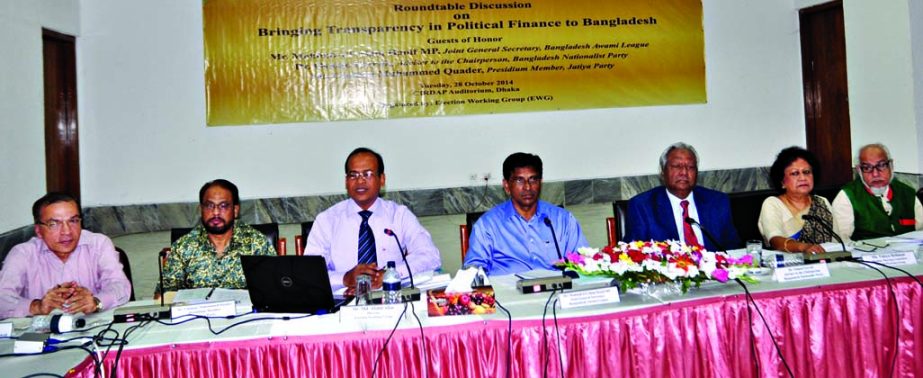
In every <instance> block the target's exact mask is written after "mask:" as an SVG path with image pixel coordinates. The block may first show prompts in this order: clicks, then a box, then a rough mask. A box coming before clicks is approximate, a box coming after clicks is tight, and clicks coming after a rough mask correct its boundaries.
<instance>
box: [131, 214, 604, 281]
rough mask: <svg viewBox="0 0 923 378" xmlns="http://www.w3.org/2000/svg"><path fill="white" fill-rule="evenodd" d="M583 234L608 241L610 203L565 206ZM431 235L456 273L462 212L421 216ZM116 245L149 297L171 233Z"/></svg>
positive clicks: (593, 241) (286, 231)
mask: <svg viewBox="0 0 923 378" xmlns="http://www.w3.org/2000/svg"><path fill="white" fill-rule="evenodd" d="M568 210H570V211H571V212H572V213H573V214H574V216H575V217H577V220H579V221H580V225H581V226H582V227H583V232H584V234H585V235H586V238H587V240H588V241H589V242H590V245H592V246H597V247H601V246H604V245H605V244H606V242H607V239H606V217H611V216H612V205H611V204H608V203H604V204H590V205H576V206H571V207H568ZM420 223H422V224H423V227H425V228H426V229H427V230H429V232H430V233H431V234H432V236H433V241H434V242H435V243H436V246H437V247H438V248H439V251H440V252H441V254H442V269H443V270H444V271H446V272H455V271H456V270H458V268H459V267H460V266H461V242H460V240H459V238H458V226H459V225H461V224H464V223H465V215H464V214H457V215H442V216H431V217H422V218H420ZM299 227H300V226H299V225H298V224H285V225H280V227H279V232H280V233H281V234H282V236H283V237H285V238H287V239H288V246H287V253H288V254H294V250H295V245H294V243H295V235H297V234H298V233H300V232H301V230H300V228H299ZM113 241H114V242H115V245H117V246H119V247H121V248H122V249H124V250H125V252H126V253H127V254H128V257H129V260H130V261H131V271H132V276H133V277H132V280H133V281H134V285H135V296H136V297H137V298H138V299H141V298H150V297H151V295H152V293H153V292H154V287H155V285H156V284H157V275H158V273H157V265H156V263H157V252H158V251H160V250H161V249H163V248H164V247H167V246H169V244H170V232H169V231H162V232H150V233H143V234H132V235H123V236H118V237H115V238H113Z"/></svg>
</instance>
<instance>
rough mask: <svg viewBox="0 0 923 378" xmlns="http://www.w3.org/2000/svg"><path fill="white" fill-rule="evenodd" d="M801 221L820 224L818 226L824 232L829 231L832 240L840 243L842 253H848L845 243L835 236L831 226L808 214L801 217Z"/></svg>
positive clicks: (821, 219) (822, 219)
mask: <svg viewBox="0 0 923 378" xmlns="http://www.w3.org/2000/svg"><path fill="white" fill-rule="evenodd" d="M801 219H804V220H805V221H809V222H810V221H813V222H817V223H818V224H820V226H821V227H823V228H824V230H826V231H829V232H830V234H832V235H833V238H834V239H836V241H838V242H840V246H842V247H843V252H848V251H846V243H843V239H841V238H840V235H837V233H836V231H834V230H833V226H832V225H831V224H829V223H827V221H826V220H824V218H821V217H815V216H813V215H810V214H805V215H802V216H801Z"/></svg>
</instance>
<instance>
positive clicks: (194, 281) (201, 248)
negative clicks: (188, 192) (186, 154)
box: [163, 179, 276, 291]
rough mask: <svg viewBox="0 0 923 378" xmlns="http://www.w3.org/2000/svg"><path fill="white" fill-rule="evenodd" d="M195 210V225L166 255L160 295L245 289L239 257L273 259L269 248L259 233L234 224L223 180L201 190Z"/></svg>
mask: <svg viewBox="0 0 923 378" xmlns="http://www.w3.org/2000/svg"><path fill="white" fill-rule="evenodd" d="M199 210H200V211H201V215H202V218H201V222H200V223H199V225H198V226H196V227H195V228H193V229H192V231H189V233H188V234H186V235H183V237H181V238H179V239H177V240H176V242H174V243H173V246H172V247H171V251H170V253H169V254H168V255H167V263H166V265H164V267H163V285H164V289H165V290H166V291H172V290H180V289H195V288H207V287H210V288H216V287H218V288H226V289H246V288H247V281H246V279H245V278H244V272H243V268H241V265H240V256H244V255H263V256H274V255H276V249H275V247H273V246H272V245H271V243H269V241H268V240H266V236H265V235H263V233H261V232H259V231H258V230H256V229H255V228H253V227H250V226H249V225H247V224H244V223H243V222H241V221H238V220H237V217H238V215H240V194H239V192H238V190H237V185H234V184H233V183H232V182H230V181H228V180H224V179H218V180H214V181H210V182H207V183H205V185H202V189H200V190H199Z"/></svg>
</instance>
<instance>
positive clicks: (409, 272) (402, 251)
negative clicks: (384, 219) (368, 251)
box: [385, 228, 415, 287]
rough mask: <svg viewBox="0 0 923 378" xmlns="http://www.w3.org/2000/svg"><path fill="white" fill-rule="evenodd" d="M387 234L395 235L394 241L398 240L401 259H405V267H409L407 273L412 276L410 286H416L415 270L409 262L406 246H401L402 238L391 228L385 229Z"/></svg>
mask: <svg viewBox="0 0 923 378" xmlns="http://www.w3.org/2000/svg"><path fill="white" fill-rule="evenodd" d="M385 235H388V236H390V237H393V238H394V241H396V242H397V249H398V251H400V252H401V260H404V267H405V268H407V275H408V276H409V277H410V287H415V286H414V284H413V271H411V270H410V264H408V263H407V255H406V254H405V253H404V247H403V246H401V239H400V238H398V237H397V234H395V233H394V230H392V229H390V228H386V229H385Z"/></svg>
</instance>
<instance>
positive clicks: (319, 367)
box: [71, 279, 923, 378]
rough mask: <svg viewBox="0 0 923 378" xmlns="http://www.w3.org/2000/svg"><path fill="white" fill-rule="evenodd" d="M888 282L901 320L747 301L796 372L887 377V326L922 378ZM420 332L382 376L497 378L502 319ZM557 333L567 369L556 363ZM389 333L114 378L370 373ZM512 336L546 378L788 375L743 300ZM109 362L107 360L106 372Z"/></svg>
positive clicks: (840, 298) (910, 297) (180, 350)
mask: <svg viewBox="0 0 923 378" xmlns="http://www.w3.org/2000/svg"><path fill="white" fill-rule="evenodd" d="M893 282H895V285H894V289H895V294H896V296H897V302H898V305H899V308H900V313H899V314H900V315H899V316H896V313H895V312H894V302H893V301H892V299H891V296H890V294H889V291H888V287H887V285H886V284H885V282H884V281H883V280H879V281H869V282H861V283H850V284H840V285H828V286H821V287H811V288H806V289H797V290H785V291H775V292H770V293H762V294H755V297H756V300H757V304H758V306H759V308H760V310H762V312H763V315H764V316H765V317H766V320H767V321H768V322H769V327H770V329H771V330H772V333H773V335H774V336H775V338H776V340H777V342H778V344H779V346H780V348H781V350H782V354H783V356H784V358H785V360H786V361H787V362H788V365H789V366H790V368H791V370H792V372H793V373H794V375H795V376H796V377H887V376H889V375H890V372H891V363H892V356H893V355H894V353H895V349H894V345H895V340H894V335H895V330H897V332H898V337H899V347H898V351H899V354H898V357H897V362H896V365H895V368H896V371H895V372H894V376H896V377H912V376H923V332H921V330H923V311H921V309H923V303H921V288H920V286H919V285H918V284H917V283H916V282H913V281H910V280H909V279H897V280H893ZM898 318H899V322H898ZM751 329H752V332H753V334H754V337H755V340H756V341H755V343H756V344H755V353H754V349H751V336H750V335H751V333H750V332H751ZM419 332H420V331H419V329H408V330H401V331H398V332H397V333H396V334H395V335H394V338H393V339H392V341H391V343H390V344H389V345H388V349H387V351H386V352H385V353H384V355H383V357H382V361H381V363H380V366H379V368H378V373H377V375H378V376H381V377H424V376H425V377H505V374H506V371H507V366H508V365H507V358H506V354H507V322H506V321H505V320H504V321H490V322H487V323H486V324H485V323H484V322H478V323H472V324H469V325H464V326H456V327H429V328H425V329H424V333H425V337H426V344H427V350H426V352H425V356H424V349H423V343H422V342H421V338H420V333H419ZM543 332H544V333H545V334H546V336H547V342H548V347H547V349H545V350H543V348H542V345H543V342H542V333H543ZM558 334H560V349H561V350H562V354H563V358H562V359H563V362H560V361H561V359H558V358H557V356H558V355H559V354H558V352H559V349H558V343H557V340H558ZM387 335H388V332H387V331H375V332H367V333H347V334H337V335H328V336H320V337H313V336H312V337H288V338H258V339H252V340H247V341H235V342H212V343H208V342H204V343H194V344H181V345H166V346H159V347H152V348H143V349H137V350H127V351H125V352H123V353H122V357H121V360H120V361H119V366H118V375H119V376H123V377H368V376H370V375H371V373H372V365H373V363H374V361H375V356H376V354H377V353H378V351H379V349H381V347H382V345H383V343H384V340H385V338H386V337H387ZM512 338H513V349H512V355H513V359H512V362H511V363H510V365H509V366H511V369H512V374H511V376H513V377H541V376H542V374H543V373H544V371H545V366H546V358H548V361H547V369H548V376H550V377H559V376H562V375H563V376H567V377H658V378H659V377H757V376H760V377H784V376H788V374H787V372H786V369H785V367H784V366H783V364H782V360H781V359H780V358H779V357H778V353H777V352H776V350H775V347H774V346H773V343H772V341H771V340H770V337H769V334H768V333H767V331H766V328H765V327H764V325H763V323H762V321H761V320H760V318H759V315H758V314H757V313H756V311H755V310H754V311H753V323H752V324H751V323H749V322H748V319H747V303H746V301H745V298H744V296H743V295H735V296H729V297H720V298H708V299H703V300H695V301H688V302H683V303H674V304H667V305H659V306H654V307H651V308H646V309H642V310H635V311H629V312H620V313H614V314H606V315H599V316H591V317H580V318H569V319H559V320H558V329H557V332H556V330H555V327H554V323H553V321H552V320H551V315H550V310H549V316H548V320H547V321H546V326H545V327H542V324H541V321H538V320H530V321H514V322H513V332H512ZM113 357H114V353H112V354H110V356H109V358H108V359H107V360H106V361H105V366H106V368H107V371H108V369H109V368H111V366H112V363H113ZM549 357H550V358H549ZM421 361H425V362H424V363H422V364H421ZM754 361H758V365H757V364H756V363H754ZM421 365H422V366H421ZM562 367H563V370H564V372H563V374H562V373H561V368H562ZM424 369H425V370H426V372H425V373H424ZM757 369H759V372H757ZM71 375H73V376H82V377H92V376H93V366H92V363H90V362H89V361H84V363H82V364H81V365H79V366H77V367H76V368H75V369H74V370H73V371H72V372H71Z"/></svg>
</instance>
